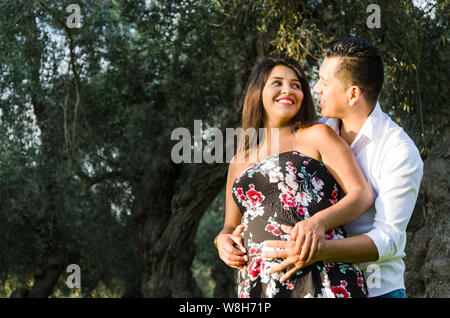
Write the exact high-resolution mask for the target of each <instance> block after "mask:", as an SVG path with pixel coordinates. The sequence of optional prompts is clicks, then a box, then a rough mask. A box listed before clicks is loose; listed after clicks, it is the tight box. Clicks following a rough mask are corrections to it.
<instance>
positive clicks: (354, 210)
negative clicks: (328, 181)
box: [313, 124, 374, 230]
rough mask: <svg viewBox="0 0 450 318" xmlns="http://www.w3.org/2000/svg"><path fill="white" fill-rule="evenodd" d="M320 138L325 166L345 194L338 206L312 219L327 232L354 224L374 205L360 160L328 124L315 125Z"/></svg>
mask: <svg viewBox="0 0 450 318" xmlns="http://www.w3.org/2000/svg"><path fill="white" fill-rule="evenodd" d="M314 128H315V131H314V133H315V134H317V135H318V138H320V139H316V140H320V141H321V142H319V143H317V147H318V150H319V153H320V156H321V159H322V162H323V164H324V165H325V167H326V168H327V169H328V171H330V173H331V174H332V175H333V177H334V179H336V181H337V182H338V183H339V185H340V186H341V188H342V189H343V190H344V192H345V194H346V195H345V196H344V197H343V198H342V199H341V200H339V201H338V202H337V203H336V204H334V205H332V206H330V207H329V208H327V209H324V210H322V211H319V212H317V213H316V214H314V216H313V218H315V219H317V220H320V221H321V222H322V224H323V225H324V227H325V229H326V230H330V229H332V228H335V227H337V226H340V225H343V224H346V223H349V222H352V221H355V220H356V219H358V218H359V217H360V216H361V215H362V214H363V213H364V212H365V211H367V209H369V208H370V206H371V205H372V204H373V202H374V200H373V196H372V192H371V191H370V187H369V184H368V183H367V180H366V178H365V177H364V174H363V173H362V171H361V168H360V167H359V164H358V161H356V158H355V156H354V154H353V152H352V150H351V149H350V147H349V146H348V145H347V143H346V142H345V141H344V140H343V139H342V138H341V137H339V136H338V135H337V134H336V133H335V132H334V131H333V130H332V129H331V128H330V127H328V126H327V125H323V124H319V125H316V126H314Z"/></svg>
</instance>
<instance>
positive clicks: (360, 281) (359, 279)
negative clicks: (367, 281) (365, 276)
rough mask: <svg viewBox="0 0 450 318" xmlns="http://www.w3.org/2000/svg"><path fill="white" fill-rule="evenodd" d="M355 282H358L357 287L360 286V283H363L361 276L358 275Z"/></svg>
mask: <svg viewBox="0 0 450 318" xmlns="http://www.w3.org/2000/svg"><path fill="white" fill-rule="evenodd" d="M357 284H358V286H359V287H362V285H363V280H362V278H361V277H358V281H357Z"/></svg>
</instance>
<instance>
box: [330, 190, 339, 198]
mask: <svg viewBox="0 0 450 318" xmlns="http://www.w3.org/2000/svg"><path fill="white" fill-rule="evenodd" d="M337 195H338V193H337V190H336V189H334V190H333V192H332V193H331V196H332V197H333V198H335V199H336V198H337Z"/></svg>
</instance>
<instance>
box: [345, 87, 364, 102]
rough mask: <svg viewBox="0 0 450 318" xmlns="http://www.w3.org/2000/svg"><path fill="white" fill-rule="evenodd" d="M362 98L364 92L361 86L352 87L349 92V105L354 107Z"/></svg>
mask: <svg viewBox="0 0 450 318" xmlns="http://www.w3.org/2000/svg"><path fill="white" fill-rule="evenodd" d="M361 96H362V91H361V88H359V86H350V87H349V89H348V90H347V98H348V104H349V105H350V106H354V105H355V104H356V103H357V102H358V101H359V99H360V98H361Z"/></svg>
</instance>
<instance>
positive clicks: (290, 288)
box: [286, 284, 294, 290]
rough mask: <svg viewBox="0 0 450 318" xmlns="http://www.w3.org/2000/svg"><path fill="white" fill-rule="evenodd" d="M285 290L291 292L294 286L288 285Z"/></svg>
mask: <svg viewBox="0 0 450 318" xmlns="http://www.w3.org/2000/svg"><path fill="white" fill-rule="evenodd" d="M286 288H287V289H289V290H292V289H294V284H288V285H287V286H286Z"/></svg>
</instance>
